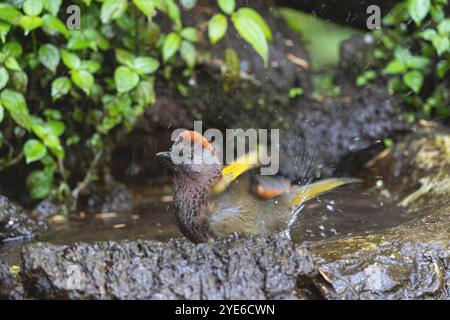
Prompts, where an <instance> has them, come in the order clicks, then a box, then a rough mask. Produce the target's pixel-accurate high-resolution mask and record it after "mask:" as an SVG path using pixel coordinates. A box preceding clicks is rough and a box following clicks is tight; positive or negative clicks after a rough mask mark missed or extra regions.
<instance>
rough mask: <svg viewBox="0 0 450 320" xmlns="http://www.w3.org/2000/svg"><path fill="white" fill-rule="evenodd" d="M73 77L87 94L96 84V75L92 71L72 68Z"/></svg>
mask: <svg viewBox="0 0 450 320" xmlns="http://www.w3.org/2000/svg"><path fill="white" fill-rule="evenodd" d="M71 79H72V81H73V83H74V84H75V85H76V86H77V87H78V88H80V89H82V90H83V91H84V92H85V93H86V94H87V95H89V94H90V93H91V89H92V86H93V85H94V76H93V75H92V73H90V72H89V71H86V70H72V71H71Z"/></svg>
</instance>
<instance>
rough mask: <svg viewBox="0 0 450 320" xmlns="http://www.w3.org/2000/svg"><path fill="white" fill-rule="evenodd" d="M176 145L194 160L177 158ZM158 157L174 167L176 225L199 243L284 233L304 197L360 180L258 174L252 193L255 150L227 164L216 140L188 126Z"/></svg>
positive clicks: (184, 155)
mask: <svg viewBox="0 0 450 320" xmlns="http://www.w3.org/2000/svg"><path fill="white" fill-rule="evenodd" d="M175 149H176V150H177V153H178V156H179V157H183V159H187V160H189V159H190V160H192V161H179V160H176V161H174V159H175V158H174V157H173V155H174V154H173V153H174V150H175ZM186 150H188V152H187V154H186ZM183 152H184V154H183ZM196 154H199V155H201V157H200V159H199V161H195V159H194V156H195V155H196ZM157 156H158V157H160V158H161V159H163V162H164V163H165V164H167V165H168V167H169V168H170V169H171V171H172V172H173V181H172V193H173V200H174V204H175V211H176V212H175V213H176V220H177V223H178V226H179V228H180V230H181V232H182V233H183V234H184V235H185V236H186V237H187V238H189V239H190V240H191V241H193V242H196V243H198V242H205V241H208V240H209V239H214V238H217V237H220V236H227V235H230V234H236V233H237V234H239V235H257V234H260V235H274V234H284V235H286V231H288V229H289V227H290V226H291V225H292V223H293V222H294V221H295V220H296V218H297V215H298V212H299V209H300V208H301V206H302V204H304V203H305V202H306V201H308V200H311V199H313V198H315V197H317V196H319V195H321V194H323V193H325V192H327V191H330V190H333V189H335V188H337V187H339V186H342V185H346V184H349V183H353V182H357V181H359V180H357V179H353V178H329V179H323V180H319V181H317V182H315V183H312V184H307V185H303V186H300V185H290V184H287V183H286V181H285V180H284V179H280V178H277V177H269V176H260V177H259V178H258V179H257V181H258V184H257V187H256V192H255V193H253V192H250V183H248V182H245V181H248V180H249V179H241V178H242V177H241V176H242V175H243V174H244V173H245V172H247V171H249V170H251V169H253V168H255V166H256V165H255V163H256V161H254V160H255V157H257V153H249V154H247V155H246V156H245V157H244V158H242V159H240V160H239V159H237V160H236V161H235V162H234V163H232V164H229V165H223V164H222V163H221V161H219V159H218V156H217V154H216V150H215V148H214V146H213V145H212V143H210V142H209V141H208V140H207V139H206V138H205V137H203V136H202V135H201V134H200V133H198V132H196V131H189V130H185V131H183V132H181V133H180V134H179V135H178V136H177V137H176V139H175V140H174V143H173V145H172V151H165V152H159V153H157ZM178 159H179V158H178ZM287 234H288V233H287Z"/></svg>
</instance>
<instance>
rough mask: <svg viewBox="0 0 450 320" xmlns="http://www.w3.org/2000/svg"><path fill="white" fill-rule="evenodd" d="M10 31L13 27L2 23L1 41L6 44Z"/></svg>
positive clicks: (0, 28)
mask: <svg viewBox="0 0 450 320" xmlns="http://www.w3.org/2000/svg"><path fill="white" fill-rule="evenodd" d="M9 30H11V26H10V25H9V24H7V23H5V22H2V21H0V40H1V41H2V42H3V43H5V42H6V35H7V34H8V32H9Z"/></svg>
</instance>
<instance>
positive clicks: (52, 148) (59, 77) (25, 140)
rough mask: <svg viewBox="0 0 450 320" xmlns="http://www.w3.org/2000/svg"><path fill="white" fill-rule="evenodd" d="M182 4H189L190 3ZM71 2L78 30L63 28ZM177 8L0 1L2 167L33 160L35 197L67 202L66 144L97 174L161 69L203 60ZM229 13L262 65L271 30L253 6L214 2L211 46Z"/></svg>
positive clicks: (164, 0) (127, 2) (165, 1)
mask: <svg viewBox="0 0 450 320" xmlns="http://www.w3.org/2000/svg"><path fill="white" fill-rule="evenodd" d="M180 4H181V5H182V6H184V7H186V8H192V6H194V5H195V1H180ZM70 5H77V6H79V7H80V8H81V29H70V28H69V27H68V24H67V25H66V21H65V20H64V19H68V17H67V13H66V9H67V7H68V6H70ZM181 5H179V4H178V1H175V0H73V1H62V0H24V1H13V0H8V1H3V2H1V3H0V125H1V126H2V134H1V135H0V168H1V169H4V168H7V167H9V166H12V165H15V164H17V163H18V162H20V161H25V163H26V164H30V165H32V166H33V167H32V168H33V170H29V171H30V173H29V175H28V178H27V181H26V185H27V188H28V191H29V194H30V196H31V198H33V199H43V198H46V197H49V196H53V197H56V198H58V199H63V198H65V197H67V194H69V195H70V192H69V193H68V192H67V190H77V192H78V191H79V190H78V189H79V188H78V187H79V183H80V177H73V176H71V172H70V166H69V165H68V155H69V154H70V151H71V150H83V153H85V154H86V155H87V156H86V158H85V159H83V160H84V161H85V162H86V163H84V164H83V167H84V169H85V171H86V172H85V173H86V177H92V178H96V177H98V175H97V174H95V173H93V172H88V170H91V169H92V170H95V165H91V164H98V158H99V157H98V156H99V155H100V154H103V153H104V152H105V150H106V149H107V147H108V140H109V139H110V136H111V133H112V132H113V131H114V130H115V129H116V128H121V127H125V128H127V129H132V128H133V124H134V123H135V122H136V120H137V118H138V117H139V116H141V115H142V114H143V112H144V111H145V109H146V108H148V107H150V106H152V105H153V104H154V102H155V99H156V97H155V93H154V92H155V90H154V85H155V82H156V81H157V75H158V73H159V72H161V73H164V74H165V75H166V74H170V72H168V70H169V71H170V68H172V67H173V66H174V65H177V66H180V61H181V62H182V65H183V66H185V68H186V73H185V74H187V75H189V74H192V71H193V69H194V68H195V65H196V64H197V63H198V62H199V61H200V59H201V54H200V53H199V52H198V49H197V43H198V42H199V41H200V40H201V39H200V37H199V33H200V30H199V29H197V26H184V25H183V21H182V14H181V13H182V11H181V10H182V6H181ZM236 10H237V11H236ZM227 16H229V17H230V19H231V21H232V22H233V24H234V26H235V27H236V29H237V30H238V32H239V33H240V34H241V36H242V38H243V39H244V40H246V41H248V42H249V43H250V44H251V45H252V47H253V48H255V50H256V51H257V53H258V54H259V55H261V57H262V58H263V60H264V62H265V64H267V61H268V44H267V43H268V41H270V39H271V33H270V29H269V28H268V26H267V24H266V23H265V21H264V19H263V18H262V17H261V16H260V15H259V14H258V13H257V12H256V11H254V10H253V9H250V8H239V9H236V3H235V1H234V0H219V1H218V6H217V12H216V13H215V14H212V17H211V20H210V21H209V36H210V39H211V42H212V43H215V42H217V41H219V40H220V39H221V38H223V36H224V35H225V32H226V30H227V24H228V17H227ZM155 17H156V18H155ZM218 17H219V18H218ZM69 18H70V17H69ZM67 21H68V20H67ZM162 26H164V27H162ZM199 47H200V46H199ZM227 52H228V50H227ZM224 55H225V53H224ZM227 55H228V56H230V54H229V53H227ZM233 58H234V60H233V61H236V60H237V61H238V59H237V57H234V56H233ZM180 59H181V60H180ZM237 68H238V67H237ZM163 70H164V71H163ZM73 148H75V149H73ZM76 148H78V149H76ZM22 159H23V160H22ZM91 167H92V168H91ZM88 168H91V169H88ZM81 178H82V177H81ZM81 180H83V183H84V182H85V181H84V180H85V179H81ZM69 198H70V197H69Z"/></svg>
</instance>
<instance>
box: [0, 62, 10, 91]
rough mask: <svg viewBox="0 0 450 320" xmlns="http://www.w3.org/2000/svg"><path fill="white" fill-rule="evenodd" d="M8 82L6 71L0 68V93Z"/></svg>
mask: <svg viewBox="0 0 450 320" xmlns="http://www.w3.org/2000/svg"><path fill="white" fill-rule="evenodd" d="M8 81H9V74H8V71H6V69H5V67H0V91H1V90H2V89H3V88H4V87H6V84H7V83H8Z"/></svg>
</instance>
